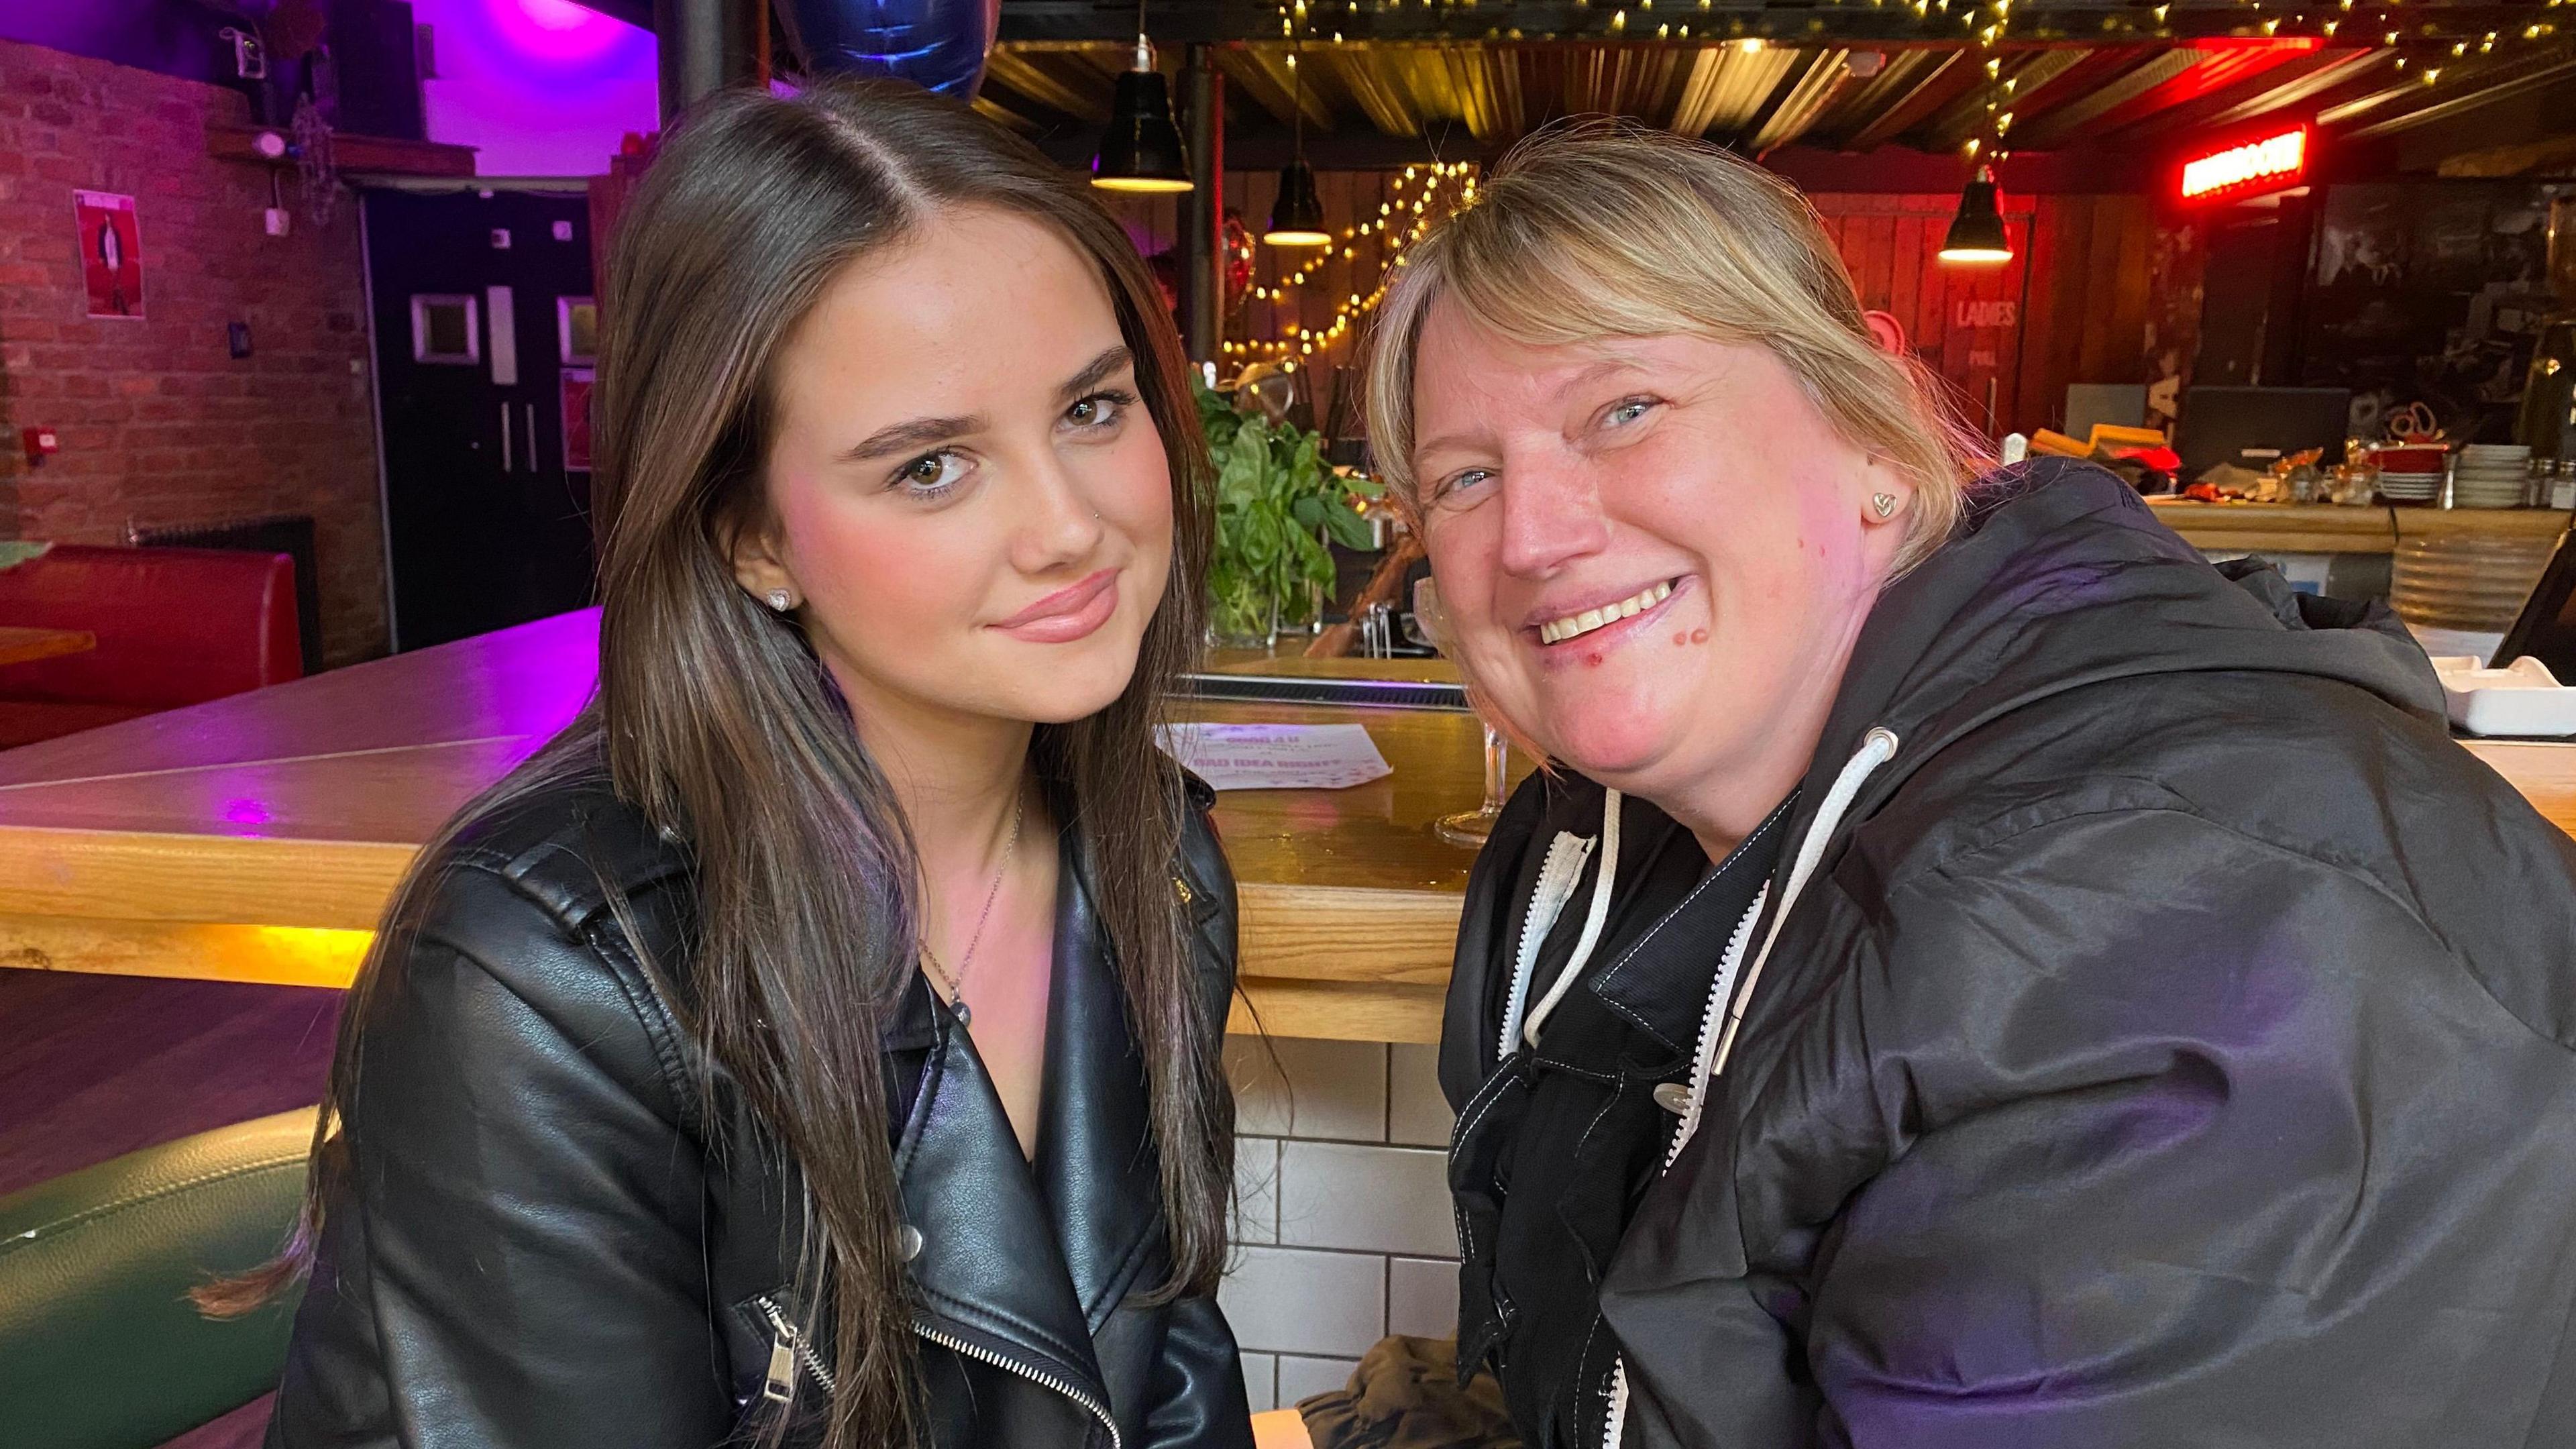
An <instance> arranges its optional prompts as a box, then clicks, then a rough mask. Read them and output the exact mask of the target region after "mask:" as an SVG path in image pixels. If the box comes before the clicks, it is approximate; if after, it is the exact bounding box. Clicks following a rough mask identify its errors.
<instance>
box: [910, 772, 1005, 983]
mask: <svg viewBox="0 0 2576 1449" xmlns="http://www.w3.org/2000/svg"><path fill="white" fill-rule="evenodd" d="M1028 813H1029V796H1028V792H1027V791H1026V790H1023V791H1021V792H1020V802H1019V803H1018V804H1017V805H1014V806H1012V807H1011V838H1010V840H1009V841H1008V842H1007V843H1005V844H1004V845H1003V846H1002V867H1001V869H999V870H996V871H994V872H993V888H992V889H991V890H988V891H986V892H984V909H983V910H982V911H980V912H978V913H977V914H976V917H975V933H974V934H973V935H971V936H968V937H967V938H966V954H965V955H963V956H960V957H958V958H957V970H956V972H955V973H954V974H951V973H950V971H949V970H948V968H947V967H945V966H942V965H940V964H939V955H938V953H937V952H935V951H933V950H931V949H930V942H929V941H928V940H924V941H923V942H922V943H921V959H922V961H923V962H924V963H926V964H927V965H928V966H929V967H930V969H931V972H932V973H933V974H934V975H936V976H938V978H939V980H940V983H941V984H942V985H944V986H946V987H947V988H948V1005H949V1009H950V1010H952V1011H954V1012H956V1013H957V1024H958V1025H959V1026H962V1027H965V1028H967V1029H969V1030H972V1029H973V1028H974V1025H975V1010H974V1008H973V1007H970V1006H968V1005H967V1004H966V973H967V972H969V971H971V970H973V969H974V968H975V948H976V947H977V946H979V945H981V944H983V941H984V923H985V922H987V921H990V920H991V919H993V902H994V901H996V900H998V899H1000V897H1001V894H1002V878H1003V877H1004V876H1007V875H1009V874H1010V873H1011V859H1012V857H1013V856H1015V855H1017V854H1018V853H1019V849H1020V820H1021V818H1022V817H1023V816H1025V815H1027V814H1028Z"/></svg>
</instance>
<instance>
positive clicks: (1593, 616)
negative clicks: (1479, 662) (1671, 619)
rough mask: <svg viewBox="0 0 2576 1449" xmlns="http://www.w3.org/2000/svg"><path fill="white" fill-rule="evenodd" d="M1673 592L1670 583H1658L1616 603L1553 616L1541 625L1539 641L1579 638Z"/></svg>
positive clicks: (1640, 611)
mask: <svg viewBox="0 0 2576 1449" xmlns="http://www.w3.org/2000/svg"><path fill="white" fill-rule="evenodd" d="M1672 593H1673V586H1672V585H1671V584H1669V583H1661V584H1656V585H1654V586H1652V587H1650V588H1645V589H1640V590H1638V591H1637V592H1636V593H1635V594H1632V595H1630V596H1629V597H1627V598H1624V599H1621V600H1620V601H1619V602H1617V603H1615V604H1604V605H1602V606H1601V607H1600V608H1597V609H1586V610H1584V611H1583V612H1582V613H1580V614H1571V615H1568V616H1567V617H1565V618H1562V619H1550V620H1549V621H1547V622H1546V623H1544V624H1541V625H1539V626H1538V637H1539V642H1540V643H1543V644H1562V643H1564V642H1565V641H1566V640H1568V639H1573V638H1578V637H1580V636H1582V635H1585V634H1589V633H1591V632H1592V631H1593V630H1595V629H1598V628H1600V627H1601V626H1602V625H1604V624H1614V623H1617V622H1618V621H1619V620H1621V619H1633V618H1635V617H1637V616H1638V615H1639V614H1642V613H1644V612H1645V611H1646V610H1648V609H1651V608H1653V607H1654V606H1656V605H1657V604H1660V603H1662V602H1663V601H1664V600H1666V599H1668V598H1671V597H1672Z"/></svg>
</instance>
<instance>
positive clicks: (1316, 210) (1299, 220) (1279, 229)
mask: <svg viewBox="0 0 2576 1449" xmlns="http://www.w3.org/2000/svg"><path fill="white" fill-rule="evenodd" d="M1288 75H1289V91H1288V105H1289V113H1290V114H1291V115H1292V116H1293V117H1294V118H1295V120H1294V125H1295V127H1296V131H1295V136H1296V143H1295V144H1296V150H1295V151H1294V152H1293V153H1291V155H1290V158H1289V161H1288V164H1287V165H1285V166H1282V167H1280V168H1279V199H1278V200H1277V201H1274V202H1272V203H1271V204H1270V229H1269V230H1268V231H1265V232H1263V233H1262V234H1261V239H1262V240H1263V241H1265V242H1268V243H1269V244H1270V245H1272V246H1274V247H1328V246H1331V245H1332V244H1333V234H1332V233H1331V232H1328V231H1326V230H1324V199H1323V198H1322V197H1320V196H1318V195H1316V194H1315V168H1314V167H1312V166H1309V165H1307V164H1306V90H1305V77H1304V75H1303V74H1302V73H1301V72H1300V71H1299V70H1298V69H1297V58H1296V57H1295V56H1293V55H1292V56H1290V57H1288Z"/></svg>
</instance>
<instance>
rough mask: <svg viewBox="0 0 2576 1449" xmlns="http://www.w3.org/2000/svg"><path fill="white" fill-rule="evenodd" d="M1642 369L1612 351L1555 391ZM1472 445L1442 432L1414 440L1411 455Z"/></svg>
mask: <svg viewBox="0 0 2576 1449" xmlns="http://www.w3.org/2000/svg"><path fill="white" fill-rule="evenodd" d="M1643 370H1644V369H1643V368H1642V366H1641V365H1640V364H1639V363H1638V362H1637V360H1636V359H1634V358H1631V357H1623V356H1619V355H1617V354H1615V353H1614V354H1612V355H1611V356H1608V357H1605V358H1602V359H1601V360H1600V361H1598V362H1595V363H1592V364H1591V365H1589V366H1587V367H1584V368H1583V369H1581V370H1580V371H1578V372H1576V373H1575V374H1574V375H1573V376H1572V377H1569V378H1567V379H1566V380H1565V385H1564V386H1562V387H1560V388H1558V389H1557V391H1558V392H1559V393H1567V392H1571V391H1573V390H1574V389H1576V388H1579V387H1584V386H1587V385H1589V384H1591V383H1596V382H1599V381H1600V380H1602V379H1603V378H1605V377H1610V376H1613V375H1615V374H1618V373H1622V372H1639V371H1643ZM1473 445H1474V444H1473V440H1472V439H1471V438H1470V437H1469V436H1468V435H1467V434H1464V433H1443V434H1441V435H1440V436H1439V437H1436V438H1429V439H1425V440H1422V441H1419V442H1416V443H1415V444H1414V445H1413V456H1414V457H1416V458H1420V457H1421V456H1423V455H1424V454H1426V453H1435V452H1438V451H1439V450H1440V449H1442V448H1466V447H1472V446H1473Z"/></svg>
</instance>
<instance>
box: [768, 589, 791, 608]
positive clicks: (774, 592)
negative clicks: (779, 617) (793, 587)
mask: <svg viewBox="0 0 2576 1449" xmlns="http://www.w3.org/2000/svg"><path fill="white" fill-rule="evenodd" d="M793 602H794V600H792V599H790V598H789V597H788V596H787V591H786V590H785V589H771V590H770V591H769V607H771V608H773V609H776V610H777V611H778V612H780V613H782V614H784V613H786V612H787V606H788V605H789V604H790V603H793Z"/></svg>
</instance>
